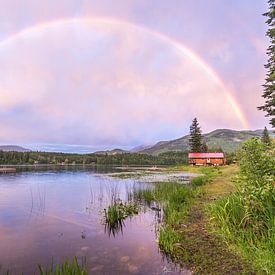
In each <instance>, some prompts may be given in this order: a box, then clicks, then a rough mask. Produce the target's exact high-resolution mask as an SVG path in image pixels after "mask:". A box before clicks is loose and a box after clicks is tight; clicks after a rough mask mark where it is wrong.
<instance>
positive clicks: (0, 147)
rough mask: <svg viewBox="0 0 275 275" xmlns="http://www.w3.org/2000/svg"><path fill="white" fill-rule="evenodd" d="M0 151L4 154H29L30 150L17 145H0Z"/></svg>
mask: <svg viewBox="0 0 275 275" xmlns="http://www.w3.org/2000/svg"><path fill="white" fill-rule="evenodd" d="M0 151H4V152H12V151H13V152H31V150H29V149H26V148H24V147H21V146H17V145H0Z"/></svg>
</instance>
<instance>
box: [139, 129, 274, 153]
mask: <svg viewBox="0 0 275 275" xmlns="http://www.w3.org/2000/svg"><path fill="white" fill-rule="evenodd" d="M269 134H270V136H273V137H274V133H273V132H272V131H270V132H269ZM261 135H262V130H255V131H235V130H229V129H218V130H215V131H213V132H210V133H208V134H205V135H203V138H204V140H205V142H206V144H207V146H208V148H209V149H211V148H222V149H223V150H224V151H225V152H228V153H229V152H234V151H236V150H237V149H239V148H240V147H241V146H242V144H243V142H245V141H246V140H248V139H250V138H253V137H261ZM187 150H189V135H187V136H184V137H181V138H178V139H175V140H171V141H160V142H158V143H157V144H155V145H154V146H152V147H150V148H146V149H143V150H141V151H139V153H145V154H150V155H158V154H160V153H165V152H168V151H187Z"/></svg>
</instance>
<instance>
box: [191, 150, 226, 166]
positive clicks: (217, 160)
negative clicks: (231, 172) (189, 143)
mask: <svg viewBox="0 0 275 275" xmlns="http://www.w3.org/2000/svg"><path fill="white" fill-rule="evenodd" d="M188 160H189V164H190V165H198V166H221V165H225V164H226V160H225V156H224V153H189V154H188Z"/></svg>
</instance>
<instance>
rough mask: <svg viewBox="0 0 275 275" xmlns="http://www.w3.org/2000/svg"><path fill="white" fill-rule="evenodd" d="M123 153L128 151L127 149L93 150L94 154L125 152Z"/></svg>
mask: <svg viewBox="0 0 275 275" xmlns="http://www.w3.org/2000/svg"><path fill="white" fill-rule="evenodd" d="M125 153H130V152H129V151H125V150H122V149H113V150H106V151H97V152H94V154H96V155H106V154H107V155H118V154H125Z"/></svg>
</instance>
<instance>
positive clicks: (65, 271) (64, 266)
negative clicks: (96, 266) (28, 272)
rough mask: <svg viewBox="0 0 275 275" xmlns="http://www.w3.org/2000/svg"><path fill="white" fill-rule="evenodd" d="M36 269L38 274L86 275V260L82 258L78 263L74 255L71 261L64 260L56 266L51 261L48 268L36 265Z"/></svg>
mask: <svg viewBox="0 0 275 275" xmlns="http://www.w3.org/2000/svg"><path fill="white" fill-rule="evenodd" d="M38 269H39V274H40V275H88V271H87V265H86V260H85V259H82V261H81V264H80V263H79V262H78V260H77V258H76V257H75V258H74V259H73V260H72V261H71V262H70V261H68V260H66V261H64V262H62V263H61V264H57V265H56V266H54V263H53V261H52V265H51V267H50V268H48V267H43V266H42V265H38Z"/></svg>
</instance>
